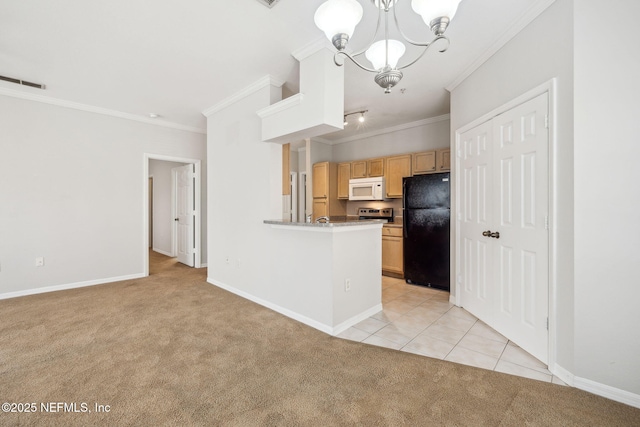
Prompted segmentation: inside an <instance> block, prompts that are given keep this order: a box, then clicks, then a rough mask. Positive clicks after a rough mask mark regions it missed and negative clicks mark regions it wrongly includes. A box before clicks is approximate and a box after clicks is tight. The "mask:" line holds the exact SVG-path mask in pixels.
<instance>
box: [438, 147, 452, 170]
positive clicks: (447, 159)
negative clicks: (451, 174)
mask: <svg viewBox="0 0 640 427" xmlns="http://www.w3.org/2000/svg"><path fill="white" fill-rule="evenodd" d="M436 167H437V169H438V172H447V171H450V170H451V149H450V148H443V149H442V150H436Z"/></svg>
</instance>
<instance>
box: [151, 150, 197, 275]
mask: <svg viewBox="0 0 640 427" xmlns="http://www.w3.org/2000/svg"><path fill="white" fill-rule="evenodd" d="M152 162H153V165H154V166H156V165H158V164H162V165H163V168H164V169H166V170H167V171H168V172H167V174H168V175H167V177H166V180H165V181H166V182H165V184H164V185H162V186H161V183H160V181H159V178H160V176H159V175H158V174H157V173H155V174H154V176H153V178H154V181H153V183H154V186H153V189H152V188H151V187H150V186H149V184H148V177H149V176H150V170H151V166H152ZM180 167H182V168H183V170H184V173H182V174H181V173H177V174H176V172H177V171H179V170H180V169H179V168H180ZM172 168H178V169H176V171H171V169H172ZM143 172H144V176H145V186H144V188H143V200H144V204H143V221H144V228H143V229H144V230H145V233H144V236H143V242H144V248H145V251H144V255H143V263H144V264H143V271H144V274H145V276H148V275H149V247H151V248H152V250H153V251H156V252H158V253H160V254H162V255H165V256H168V257H176V256H178V255H179V253H180V251H181V250H182V253H183V255H184V256H187V257H188V258H184V257H183V259H179V261H180V262H183V263H184V264H186V265H189V266H191V267H195V268H200V267H202V260H201V253H202V252H201V246H202V238H201V205H202V202H201V198H202V194H201V161H200V160H199V159H189V158H182V157H172V156H164V155H156V154H148V153H146V154H145V155H144V165H143ZM163 175H164V174H163ZM178 182H181V184H182V190H183V191H182V192H181V193H179V192H180V190H179V189H178V187H180V185H178V184H177V183H178ZM161 189H162V190H161ZM160 191H162V197H163V198H164V199H165V203H166V204H167V206H168V207H169V208H168V209H169V211H168V212H167V211H165V212H163V215H160V212H153V211H154V208H153V206H152V205H151V201H152V200H153V201H154V202H155V203H156V204H157V203H158V202H159V198H160V196H161V195H160V194H159V193H160ZM180 194H182V196H180ZM181 201H183V202H184V203H183V205H182V207H181V206H180V202H181ZM159 217H160V218H159ZM176 218H178V221H176ZM180 218H182V220H180ZM151 221H154V222H155V223H156V226H155V227H153V228H152V223H151ZM159 221H160V222H159ZM178 222H181V224H182V225H183V227H182V230H181V231H183V232H184V233H182V234H183V237H185V238H184V239H183V240H182V241H179V239H180V232H177V230H179V229H180V227H179V225H178V224H177V223H178ZM159 224H160V225H159ZM152 233H153V234H152ZM161 233H162V236H161V235H160V234H161ZM154 234H155V238H153V236H154Z"/></svg>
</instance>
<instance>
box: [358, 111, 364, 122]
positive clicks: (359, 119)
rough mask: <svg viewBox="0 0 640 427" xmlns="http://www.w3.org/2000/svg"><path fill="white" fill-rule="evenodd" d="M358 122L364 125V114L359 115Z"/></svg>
mask: <svg viewBox="0 0 640 427" xmlns="http://www.w3.org/2000/svg"><path fill="white" fill-rule="evenodd" d="M358 121H359V122H360V123H364V113H361V115H360V117H358Z"/></svg>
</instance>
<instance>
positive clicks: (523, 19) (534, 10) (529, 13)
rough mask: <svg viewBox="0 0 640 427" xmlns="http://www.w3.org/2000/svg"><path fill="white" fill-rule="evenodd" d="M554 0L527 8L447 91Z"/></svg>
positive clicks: (537, 3)
mask: <svg viewBox="0 0 640 427" xmlns="http://www.w3.org/2000/svg"><path fill="white" fill-rule="evenodd" d="M555 1H556V0H538V1H537V2H535V3H534V4H533V5H532V6H531V7H530V8H529V9H527V10H526V11H525V12H524V13H523V14H522V15H521V16H520V18H518V19H516V20H515V21H514V22H513V24H512V25H511V26H509V27H508V28H507V29H506V30H505V32H504V33H502V35H501V36H500V37H499V38H498V39H497V40H496V41H495V42H494V43H493V44H492V45H491V46H490V47H489V49H487V50H486V51H484V52H483V53H482V54H481V55H480V56H479V57H478V58H476V60H475V61H473V62H472V63H471V65H470V66H469V67H467V69H465V70H464V71H463V72H462V73H461V74H460V75H458V77H456V79H455V80H453V81H452V82H451V83H449V84H448V85H447V86H445V89H447V90H448V91H449V92H451V91H453V90H454V89H455V88H456V87H458V86H459V85H460V83H462V82H463V81H464V80H465V79H466V78H467V77H469V76H470V75H471V74H473V72H474V71H476V70H477V69H478V68H480V66H482V64H484V63H485V62H486V61H487V60H488V59H489V58H491V57H492V56H493V55H494V54H495V53H496V52H498V51H499V50H500V49H502V47H503V46H504V45H506V44H507V43H508V42H509V41H510V40H511V39H512V38H514V37H515V36H516V35H517V34H518V33H519V32H520V31H522V30H523V29H524V28H525V27H526V26H527V25H529V24H530V23H531V22H532V21H533V20H534V19H536V18H537V17H538V16H539V15H540V14H541V13H542V12H544V11H545V10H546V9H547V8H548V7H549V6H551V5H552V4H553V3H554V2H555Z"/></svg>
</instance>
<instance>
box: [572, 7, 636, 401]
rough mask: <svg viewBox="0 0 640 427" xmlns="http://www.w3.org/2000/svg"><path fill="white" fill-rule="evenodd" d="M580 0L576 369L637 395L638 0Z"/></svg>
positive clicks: (577, 42)
mask: <svg viewBox="0 0 640 427" xmlns="http://www.w3.org/2000/svg"><path fill="white" fill-rule="evenodd" d="M574 8H575V15H574V16H575V21H574V22H575V54H574V67H575V78H574V91H575V105H574V110H575V122H574V126H575V144H574V153H575V156H574V159H575V160H574V164H575V167H574V176H575V223H574V227H575V327H576V329H575V354H576V362H575V374H576V375H577V376H579V377H582V378H587V379H589V380H593V381H596V382H598V383H603V384H607V385H610V386H613V387H616V388H619V389H622V390H627V391H630V392H633V393H635V394H637V395H640V332H638V325H639V324H640V309H639V308H638V304H639V302H640V278H639V277H640V276H639V273H638V266H640V249H638V245H639V242H640V215H639V214H638V211H639V209H640V186H639V183H640V168H638V159H639V158H640V143H639V141H638V135H640V121H638V113H639V112H640V111H639V109H638V95H640V81H639V80H638V76H640V57H639V56H638V40H640V28H639V27H638V25H637V18H638V17H639V16H640V3H639V2H637V1H630V0H629V1H625V0H613V1H606V2H605V1H601V0H600V1H598V0H587V1H585V0H582V1H576V2H574ZM603 10H611V11H615V15H616V24H615V31H614V34H615V37H614V41H613V42H612V40H611V39H607V38H606V37H603V36H602V32H601V31H594V28H600V25H601V24H602V11H603ZM609 153H611V154H612V156H609ZM639 401H640V400H639Z"/></svg>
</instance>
